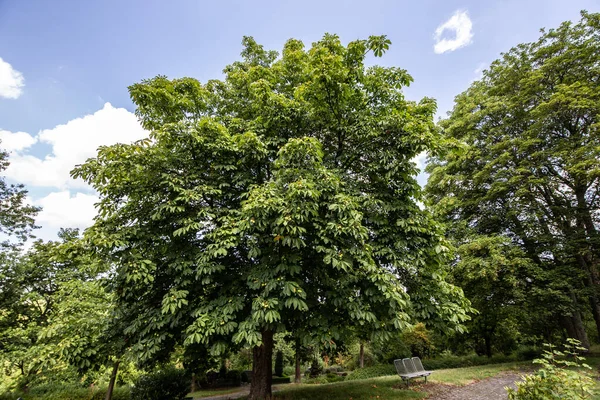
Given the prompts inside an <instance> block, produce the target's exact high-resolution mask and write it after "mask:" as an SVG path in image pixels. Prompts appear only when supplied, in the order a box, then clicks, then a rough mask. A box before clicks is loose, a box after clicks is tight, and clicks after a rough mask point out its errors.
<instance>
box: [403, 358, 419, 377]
mask: <svg viewBox="0 0 600 400" xmlns="http://www.w3.org/2000/svg"><path fill="white" fill-rule="evenodd" d="M402 364H404V368H405V369H406V371H407V372H408V373H409V374H415V373H417V369H416V368H415V364H413V361H412V360H411V359H410V358H404V359H403V360H402Z"/></svg>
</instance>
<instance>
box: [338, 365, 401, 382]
mask: <svg viewBox="0 0 600 400" xmlns="http://www.w3.org/2000/svg"><path fill="white" fill-rule="evenodd" d="M387 375H396V368H395V367H394V365H393V364H383V365H375V366H373V367H365V368H359V369H357V370H354V371H353V372H352V373H351V374H349V375H348V376H347V377H346V380H356V379H369V378H376V377H378V376H387Z"/></svg>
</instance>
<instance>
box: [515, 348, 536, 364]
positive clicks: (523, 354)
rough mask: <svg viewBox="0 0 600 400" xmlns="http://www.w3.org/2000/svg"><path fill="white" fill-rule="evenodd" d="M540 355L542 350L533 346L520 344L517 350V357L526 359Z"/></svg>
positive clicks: (521, 359)
mask: <svg viewBox="0 0 600 400" xmlns="http://www.w3.org/2000/svg"><path fill="white" fill-rule="evenodd" d="M541 356H542V350H541V349H539V348H537V347H533V346H522V347H520V348H519V349H518V350H517V359H518V360H520V361H527V360H533V359H536V358H539V357H541Z"/></svg>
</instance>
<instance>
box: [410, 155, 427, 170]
mask: <svg viewBox="0 0 600 400" xmlns="http://www.w3.org/2000/svg"><path fill="white" fill-rule="evenodd" d="M412 162H414V163H415V164H417V168H419V169H420V170H421V172H423V170H424V169H425V167H426V166H427V152H426V151H422V152H420V153H419V154H417V156H416V157H414V158H413V159H412Z"/></svg>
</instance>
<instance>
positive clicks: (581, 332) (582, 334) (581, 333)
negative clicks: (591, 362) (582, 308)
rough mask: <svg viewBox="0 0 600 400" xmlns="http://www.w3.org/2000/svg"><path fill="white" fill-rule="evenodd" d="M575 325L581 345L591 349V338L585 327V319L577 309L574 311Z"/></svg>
mask: <svg viewBox="0 0 600 400" xmlns="http://www.w3.org/2000/svg"><path fill="white" fill-rule="evenodd" d="M573 326H574V327H575V331H576V332H577V338H576V339H577V340H579V341H580V342H581V345H582V346H583V347H585V348H586V349H588V350H589V349H590V340H589V339H588V336H587V333H586V331H585V327H584V326H583V320H582V319H581V313H580V312H579V311H575V312H574V313H573Z"/></svg>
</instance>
